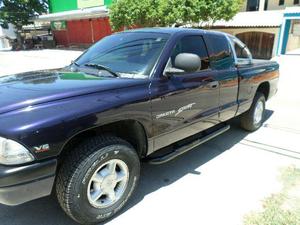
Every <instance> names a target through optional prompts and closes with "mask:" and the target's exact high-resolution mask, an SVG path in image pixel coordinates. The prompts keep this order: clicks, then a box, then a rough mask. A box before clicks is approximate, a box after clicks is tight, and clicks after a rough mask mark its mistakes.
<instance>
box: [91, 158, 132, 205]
mask: <svg viewBox="0 0 300 225" xmlns="http://www.w3.org/2000/svg"><path fill="white" fill-rule="evenodd" d="M128 180H129V170H128V167H127V165H126V163H125V162H123V161H122V160H119V159H112V160H109V161H107V162H106V163H104V164H103V165H101V166H100V167H99V168H98V169H97V170H96V171H95V173H94V174H93V176H92V177H91V180H90V181H89V184H88V188H87V196H88V200H89V203H90V204H91V205H92V206H93V207H95V208H107V207H110V206H112V205H113V204H114V203H116V202H117V201H118V200H119V199H120V198H121V197H122V196H123V194H124V192H125V190H126V187H127V185H128Z"/></svg>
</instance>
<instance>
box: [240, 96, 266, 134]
mask: <svg viewBox="0 0 300 225" xmlns="http://www.w3.org/2000/svg"><path fill="white" fill-rule="evenodd" d="M265 107H266V98H265V96H264V95H263V94H262V93H260V92H257V93H256V95H255V97H254V100H253V103H252V105H251V108H250V109H249V110H248V111H247V112H245V113H244V114H242V116H241V127H242V128H243V129H245V130H247V131H255V130H257V129H258V128H260V127H261V126H262V124H263V119H264V115H265Z"/></svg>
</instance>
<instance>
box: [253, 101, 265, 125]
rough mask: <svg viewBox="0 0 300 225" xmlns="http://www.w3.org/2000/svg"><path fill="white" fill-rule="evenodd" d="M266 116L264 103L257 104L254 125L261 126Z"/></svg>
mask: <svg viewBox="0 0 300 225" xmlns="http://www.w3.org/2000/svg"><path fill="white" fill-rule="evenodd" d="M263 114H264V103H263V102H262V101H259V102H257V103H256V106H255V110H254V124H259V123H260V122H261V121H262V119H263Z"/></svg>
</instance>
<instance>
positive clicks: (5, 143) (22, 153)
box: [0, 137, 34, 165]
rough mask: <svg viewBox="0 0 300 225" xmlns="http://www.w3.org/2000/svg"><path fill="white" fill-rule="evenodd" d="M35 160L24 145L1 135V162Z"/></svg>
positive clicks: (15, 163)
mask: <svg viewBox="0 0 300 225" xmlns="http://www.w3.org/2000/svg"><path fill="white" fill-rule="evenodd" d="M33 160H34V157H33V155H32V154H31V153H30V152H29V151H28V150H27V149H26V148H25V147H24V146H22V145H21V144H19V143H17V142H15V141H13V140H9V139H5V138H2V137H0V164H4V165H17V164H22V163H27V162H31V161H33Z"/></svg>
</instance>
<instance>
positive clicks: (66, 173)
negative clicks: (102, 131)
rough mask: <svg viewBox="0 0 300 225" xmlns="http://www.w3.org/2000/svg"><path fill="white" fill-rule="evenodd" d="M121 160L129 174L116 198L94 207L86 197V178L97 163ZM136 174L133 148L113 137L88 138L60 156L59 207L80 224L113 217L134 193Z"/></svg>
mask: <svg viewBox="0 0 300 225" xmlns="http://www.w3.org/2000/svg"><path fill="white" fill-rule="evenodd" d="M114 159H117V160H122V161H123V162H124V163H125V164H126V165H127V168H128V171H129V177H128V182H127V186H126V188H125V187H124V192H123V194H122V195H121V197H120V199H119V200H118V201H116V202H115V203H113V205H111V206H109V207H107V208H96V207H94V206H92V204H91V203H90V202H89V199H88V187H90V186H88V185H89V180H90V179H91V177H92V176H93V174H94V173H95V172H96V171H97V169H98V168H99V166H101V165H105V163H107V162H109V161H110V160H114ZM139 176H140V160H139V157H138V155H137V153H136V151H135V150H134V148H133V147H132V146H131V145H130V144H129V143H128V142H126V141H124V140H122V139H120V138H117V137H114V136H100V137H94V138H90V139H88V140H86V141H84V142H83V143H81V144H79V145H78V146H77V147H76V148H75V149H72V150H71V152H70V153H69V154H68V155H67V156H66V158H65V159H64V161H63V163H62V166H61V168H60V170H59V172H58V176H57V182H56V195H57V198H58V201H59V203H60V205H61V207H62V208H63V210H64V211H65V212H66V213H67V214H68V215H69V216H70V217H71V218H72V219H73V220H75V221H76V222H78V223H81V224H96V223H101V222H103V221H105V220H108V219H110V218H112V217H113V216H115V215H116V214H117V212H118V211H119V210H120V209H122V208H123V206H124V205H125V203H126V202H127V201H128V199H129V198H130V196H131V195H132V193H133V192H134V190H135V188H136V186H137V183H138V180H139Z"/></svg>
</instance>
